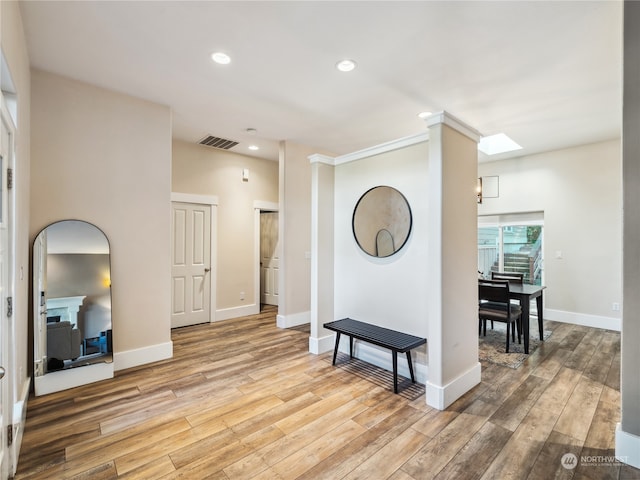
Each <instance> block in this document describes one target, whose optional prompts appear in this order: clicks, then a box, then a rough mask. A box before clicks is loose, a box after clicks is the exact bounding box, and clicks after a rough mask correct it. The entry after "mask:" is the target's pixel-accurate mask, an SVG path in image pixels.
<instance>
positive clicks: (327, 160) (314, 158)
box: [307, 153, 336, 167]
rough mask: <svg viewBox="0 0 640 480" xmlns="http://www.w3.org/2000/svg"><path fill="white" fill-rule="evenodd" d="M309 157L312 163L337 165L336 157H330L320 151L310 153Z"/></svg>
mask: <svg viewBox="0 0 640 480" xmlns="http://www.w3.org/2000/svg"><path fill="white" fill-rule="evenodd" d="M307 158H308V159H309V162H311V163H324V164H326V165H331V166H332V167H333V166H335V165H336V159H335V158H333V157H329V156H328V155H322V154H320V153H314V154H313V155H309V156H308V157H307Z"/></svg>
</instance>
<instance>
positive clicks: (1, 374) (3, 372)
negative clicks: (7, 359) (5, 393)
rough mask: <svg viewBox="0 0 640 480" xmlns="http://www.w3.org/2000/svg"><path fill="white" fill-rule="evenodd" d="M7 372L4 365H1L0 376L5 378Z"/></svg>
mask: <svg viewBox="0 0 640 480" xmlns="http://www.w3.org/2000/svg"><path fill="white" fill-rule="evenodd" d="M5 373H6V371H5V369H4V367H0V378H4V374H5Z"/></svg>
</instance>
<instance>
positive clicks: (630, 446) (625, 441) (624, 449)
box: [616, 423, 640, 468]
mask: <svg viewBox="0 0 640 480" xmlns="http://www.w3.org/2000/svg"><path fill="white" fill-rule="evenodd" d="M616 458H617V459H618V460H619V461H621V462H623V463H626V464H627V465H631V466H632V467H635V468H640V437H639V436H637V435H634V434H632V433H628V432H625V431H623V430H622V426H621V425H620V423H618V425H617V426H616Z"/></svg>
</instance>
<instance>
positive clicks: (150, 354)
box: [80, 342, 173, 371]
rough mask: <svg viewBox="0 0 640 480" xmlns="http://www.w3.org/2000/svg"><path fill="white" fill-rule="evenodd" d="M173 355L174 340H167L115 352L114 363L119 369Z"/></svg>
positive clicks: (164, 358)
mask: <svg viewBox="0 0 640 480" xmlns="http://www.w3.org/2000/svg"><path fill="white" fill-rule="evenodd" d="M171 357H173V342H166V343H159V344H156V345H150V346H148V347H144V348H136V349H133V350H127V351H124V352H114V354H113V365H114V369H115V370H116V371H118V370H124V369H125V368H131V367H137V366H138V365H144V364H145V363H152V362H158V361H160V360H166V359H167V358H171ZM80 370H82V369H80Z"/></svg>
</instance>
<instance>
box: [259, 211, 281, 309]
mask: <svg viewBox="0 0 640 480" xmlns="http://www.w3.org/2000/svg"><path fill="white" fill-rule="evenodd" d="M279 251H280V248H279V242H278V212H261V213H260V302H261V303H263V304H265V305H278V274H279V268H280V253H279Z"/></svg>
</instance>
